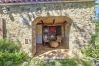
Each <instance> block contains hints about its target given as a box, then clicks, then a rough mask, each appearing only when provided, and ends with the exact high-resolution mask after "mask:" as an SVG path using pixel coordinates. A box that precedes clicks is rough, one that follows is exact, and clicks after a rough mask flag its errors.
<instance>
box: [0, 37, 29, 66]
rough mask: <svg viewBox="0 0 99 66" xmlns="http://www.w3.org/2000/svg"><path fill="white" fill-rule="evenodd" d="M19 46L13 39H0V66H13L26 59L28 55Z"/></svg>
mask: <svg viewBox="0 0 99 66" xmlns="http://www.w3.org/2000/svg"><path fill="white" fill-rule="evenodd" d="M20 48H21V47H20V45H18V44H17V43H15V42H14V41H11V40H7V39H2V40H0V66H15V65H19V64H21V63H22V62H24V61H27V59H28V55H27V54H26V53H25V52H23V51H20Z"/></svg>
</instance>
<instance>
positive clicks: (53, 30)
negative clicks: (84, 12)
mask: <svg viewBox="0 0 99 66" xmlns="http://www.w3.org/2000/svg"><path fill="white" fill-rule="evenodd" d="M71 23H72V20H71V19H70V18H69V17H66V16H47V17H37V18H36V19H35V20H34V21H33V23H32V26H33V27H32V43H33V44H32V49H33V51H32V52H33V55H34V54H35V53H36V54H37V53H38V54H39V52H40V53H41V54H42V53H44V52H46V51H47V49H49V50H48V51H50V50H52V49H53V50H54V49H69V32H70V26H71ZM45 29H48V32H44V30H45ZM45 34H46V35H47V38H48V39H50V37H51V35H53V36H54V39H55V37H56V39H55V41H57V42H58V43H59V42H60V43H59V45H58V46H57V48H51V47H49V46H48V45H49V43H51V40H52V39H51V40H48V39H47V40H44V36H45ZM60 37H61V38H60ZM58 38H59V39H58ZM46 43H48V44H46ZM46 46H47V47H46ZM42 48H43V49H45V50H44V51H41V50H43V49H42ZM38 51H39V52H38Z"/></svg>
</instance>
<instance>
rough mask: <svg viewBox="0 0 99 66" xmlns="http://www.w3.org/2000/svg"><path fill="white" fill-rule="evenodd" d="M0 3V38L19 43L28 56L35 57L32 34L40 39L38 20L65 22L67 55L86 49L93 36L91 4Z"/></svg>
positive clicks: (84, 0)
mask: <svg viewBox="0 0 99 66" xmlns="http://www.w3.org/2000/svg"><path fill="white" fill-rule="evenodd" d="M10 1H11V0H10ZM0 3H1V4H0V38H3V37H7V38H9V39H12V40H14V41H20V44H22V49H23V50H24V51H26V52H27V53H29V55H30V56H33V55H34V54H35V53H36V41H37V40H36V34H37V33H39V34H41V35H42V29H41V28H42V26H38V27H37V23H39V22H40V21H41V20H45V22H46V20H47V18H50V20H51V19H52V18H54V19H56V21H59V20H60V21H62V20H63V21H66V22H67V24H66V25H65V30H64V33H65V38H64V42H65V44H64V45H65V48H66V49H69V51H70V52H71V53H73V52H74V51H76V49H80V48H81V47H84V46H86V45H87V44H88V43H89V41H90V39H91V34H93V33H94V32H95V22H94V16H95V6H94V5H95V4H94V0H65V1H57V0H56V1H54V0H53V1H49V2H45V1H44V2H35V3H31V2H28V3H27V2H26V3H25V2H24V3H19V2H18V3H15V2H14V3H12V2H9V1H8V2H4V3H2V1H1V2H0ZM58 19H59V20H58ZM48 21H49V20H48ZM49 22H50V21H49ZM4 26H5V27H6V28H4ZM36 30H38V32H36Z"/></svg>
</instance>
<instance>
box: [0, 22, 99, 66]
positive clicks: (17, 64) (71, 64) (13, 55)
mask: <svg viewBox="0 0 99 66" xmlns="http://www.w3.org/2000/svg"><path fill="white" fill-rule="evenodd" d="M98 33H99V21H96V32H95V34H93V35H92V39H91V41H90V44H89V45H88V46H87V47H85V48H84V49H81V52H82V54H83V55H84V57H83V58H79V57H78V56H75V57H72V58H66V59H62V60H61V59H55V60H54V59H52V60H49V59H46V60H45V59H35V58H30V57H29V56H28V54H26V53H25V52H23V51H22V50H21V45H20V44H19V42H14V41H11V40H9V39H1V40H0V66H92V65H93V64H98V63H99V62H98V60H99V34H98Z"/></svg>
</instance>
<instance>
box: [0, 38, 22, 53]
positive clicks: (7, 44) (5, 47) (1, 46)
mask: <svg viewBox="0 0 99 66" xmlns="http://www.w3.org/2000/svg"><path fill="white" fill-rule="evenodd" d="M19 50H20V45H18V44H17V43H15V42H14V41H11V40H8V39H1V40H0V51H1V52H5V51H8V52H15V51H19Z"/></svg>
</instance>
